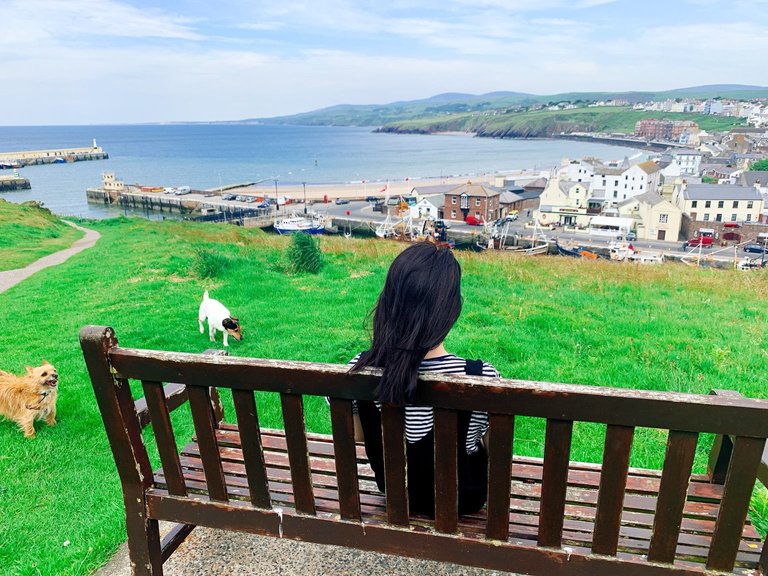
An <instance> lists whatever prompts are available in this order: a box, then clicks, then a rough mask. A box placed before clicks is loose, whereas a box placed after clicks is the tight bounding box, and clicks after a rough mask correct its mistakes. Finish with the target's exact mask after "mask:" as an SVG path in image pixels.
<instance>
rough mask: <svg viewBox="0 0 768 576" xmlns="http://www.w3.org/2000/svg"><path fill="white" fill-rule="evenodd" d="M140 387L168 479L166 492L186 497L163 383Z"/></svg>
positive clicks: (143, 384) (145, 382)
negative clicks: (142, 390)
mask: <svg viewBox="0 0 768 576" xmlns="http://www.w3.org/2000/svg"><path fill="white" fill-rule="evenodd" d="M141 387H142V388H143V389H144V398H145V399H146V403H147V409H148V410H149V420H150V422H151V423H152V431H153V432H154V433H155V441H156V442H157V452H158V453H159V454H160V462H162V464H163V470H164V471H165V477H166V478H167V479H168V492H170V493H171V494H173V495H174V496H186V495H187V489H186V487H185V486H184V475H183V473H182V471H181V464H180V463H179V448H178V446H177V445H176V437H175V436H174V434H173V425H172V424H171V415H170V413H169V412H168V404H167V400H166V397H165V390H164V389H163V383H162V382H149V381H147V380H142V381H141Z"/></svg>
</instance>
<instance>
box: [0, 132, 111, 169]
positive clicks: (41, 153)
mask: <svg viewBox="0 0 768 576" xmlns="http://www.w3.org/2000/svg"><path fill="white" fill-rule="evenodd" d="M108 158H109V154H107V153H106V152H105V151H104V149H103V148H102V147H101V146H98V145H97V144H96V139H95V138H94V139H93V145H92V146H90V147H83V148H54V149H49V150H22V151H18V152H0V168H22V167H24V166H33V165H35V164H68V163H71V162H83V161H86V160H106V159H108Z"/></svg>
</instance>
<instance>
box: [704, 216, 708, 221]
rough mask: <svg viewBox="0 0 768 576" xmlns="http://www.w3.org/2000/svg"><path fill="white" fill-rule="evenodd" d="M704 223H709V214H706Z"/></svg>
mask: <svg viewBox="0 0 768 576" xmlns="http://www.w3.org/2000/svg"><path fill="white" fill-rule="evenodd" d="M704 222H709V214H704Z"/></svg>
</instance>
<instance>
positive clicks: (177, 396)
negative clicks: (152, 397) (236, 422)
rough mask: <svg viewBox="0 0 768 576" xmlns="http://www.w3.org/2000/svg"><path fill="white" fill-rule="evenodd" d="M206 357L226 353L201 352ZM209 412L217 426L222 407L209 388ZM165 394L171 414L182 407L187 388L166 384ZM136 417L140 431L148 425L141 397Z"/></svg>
mask: <svg viewBox="0 0 768 576" xmlns="http://www.w3.org/2000/svg"><path fill="white" fill-rule="evenodd" d="M203 354H206V355H208V356H226V355H227V354H228V353H227V351H226V350H213V349H209V350H206V351H205V352H203ZM210 390H211V410H212V412H213V416H214V421H215V422H216V425H217V426H218V425H219V424H220V423H221V421H222V420H224V406H223V405H222V403H221V398H220V397H219V392H218V389H216V388H214V387H211V389H210ZM163 392H164V393H165V401H166V402H167V404H168V412H173V411H174V410H176V408H178V407H179V406H181V405H183V404H184V403H185V402H186V401H187V399H188V397H187V387H186V386H185V385H184V384H175V383H171V384H166V385H165V387H164V388H163ZM136 417H137V418H138V419H139V426H141V428H142V429H144V428H146V427H147V426H148V425H149V408H147V400H146V398H144V397H141V398H139V399H137V400H136Z"/></svg>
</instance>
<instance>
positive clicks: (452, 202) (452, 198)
mask: <svg viewBox="0 0 768 576" xmlns="http://www.w3.org/2000/svg"><path fill="white" fill-rule="evenodd" d="M451 204H453V205H456V196H451Z"/></svg>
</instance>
